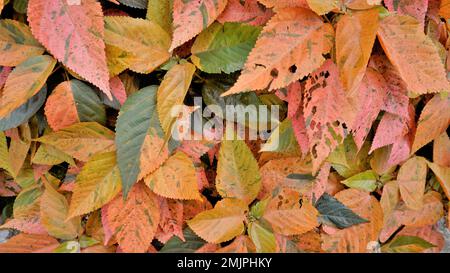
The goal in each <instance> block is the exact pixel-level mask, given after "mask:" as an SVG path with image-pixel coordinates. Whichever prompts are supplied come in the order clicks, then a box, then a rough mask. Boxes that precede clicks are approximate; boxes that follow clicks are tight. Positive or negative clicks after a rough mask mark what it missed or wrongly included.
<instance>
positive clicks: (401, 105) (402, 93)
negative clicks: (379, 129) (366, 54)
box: [369, 54, 409, 117]
mask: <svg viewBox="0 0 450 273" xmlns="http://www.w3.org/2000/svg"><path fill="white" fill-rule="evenodd" d="M369 66H370V67H372V68H374V69H375V70H377V71H378V72H380V73H381V75H383V77H384V79H385V80H386V84H387V85H388V87H389V88H388V94H387V96H386V100H385V102H384V105H383V108H382V110H384V111H386V112H388V113H391V114H394V115H399V116H402V117H407V116H408V102H409V98H408V96H407V94H408V90H407V86H406V82H405V81H404V80H403V79H402V77H401V76H400V73H399V72H398V70H397V69H396V68H395V67H394V66H393V65H392V64H391V62H390V61H389V59H388V58H387V57H386V56H385V55H379V54H375V55H372V57H371V58H370V63H369Z"/></svg>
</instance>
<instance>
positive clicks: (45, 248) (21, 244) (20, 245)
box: [0, 233, 58, 253]
mask: <svg viewBox="0 0 450 273" xmlns="http://www.w3.org/2000/svg"><path fill="white" fill-rule="evenodd" d="M57 246H58V241H57V240H56V239H55V238H53V237H51V236H49V235H35V234H26V233H20V234H18V235H16V236H14V237H12V238H11V239H9V240H8V241H7V242H5V243H2V244H0V253H36V252H52V250H53V249H55V248H56V247H57Z"/></svg>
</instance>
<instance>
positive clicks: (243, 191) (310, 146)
mask: <svg viewBox="0 0 450 273" xmlns="http://www.w3.org/2000/svg"><path fill="white" fill-rule="evenodd" d="M0 12H1V19H0V209H1V211H0V212H1V214H0V215H1V217H0V229H2V230H6V231H8V232H9V233H8V234H9V235H8V239H7V240H6V241H4V242H1V243H0V252H84V253H92V252H97V253H99V252H102V253H110V252H239V253H243V252H440V251H441V250H442V249H443V247H444V237H443V233H441V232H440V229H438V226H437V223H438V221H440V220H441V221H440V222H442V221H444V222H446V224H448V222H449V221H450V219H449V218H450V215H449V214H448V211H449V209H448V207H449V206H448V205H449V199H450V139H449V136H448V127H449V124H450V96H449V91H450V83H449V81H448V78H449V76H448V75H450V55H449V54H450V53H449V52H450V51H449V49H450V35H449V34H450V1H448V0H408V1H406V0H405V1H403V0H401V1H392V0H385V1H365V0H351V1H349V0H345V1H343V0H342V1H341V0H339V1H336V0H320V1H317V0H278V1H273V0H198V1H187V0H170V1H167V0H118V1H115V0H109V1H106V0H102V1H99V0H9V1H8V0H4V1H3V0H2V1H0ZM198 97H201V98H202V102H203V104H202V105H200V106H198V105H197V104H195V103H194V101H195V99H196V98H198ZM178 105H185V106H186V107H185V108H184V110H182V111H179V112H177V113H176V115H172V114H173V113H172V110H173V107H174V106H178ZM209 105H215V106H218V107H219V108H222V109H225V108H226V107H227V106H242V105H243V106H249V105H250V106H267V107H269V108H270V107H271V106H276V107H278V108H279V115H280V119H279V122H278V123H277V124H276V127H273V128H270V129H271V131H270V136H269V138H268V139H267V140H266V139H263V138H259V139H235V140H230V139H226V140H221V139H222V138H219V139H220V140H218V138H202V139H198V138H182V139H180V138H175V134H179V135H184V136H194V135H196V136H198V135H199V134H200V135H201V134H202V133H203V135H205V134H206V135H209V136H211V135H217V134H218V132H217V130H214V129H212V128H209V130H203V132H199V131H196V128H193V127H192V128H191V123H190V121H191V120H193V119H195V118H197V119H199V117H200V120H203V121H212V119H213V118H212V117H211V116H205V115H203V116H202V114H204V113H203V112H202V111H203V110H204V108H205V107H206V106H209ZM237 109H242V108H237ZM244 116H245V114H244ZM220 118H225V119H226V118H228V117H220ZM245 119H246V121H247V122H246V124H238V125H241V127H242V125H244V129H245V130H246V131H247V132H252V131H255V130H256V131H258V130H259V128H257V127H255V124H256V122H257V121H256V120H255V117H254V116H252V115H249V116H246V118H245ZM232 122H234V120H233V121H232ZM230 124H231V125H233V123H230ZM179 125H186V126H185V127H180V126H179ZM227 125H228V124H227ZM230 127H231V126H230ZM174 128H185V129H186V128H187V129H186V130H181V129H179V130H174ZM227 129H230V128H227ZM233 129H235V128H234V126H233ZM233 129H232V130H233ZM232 133H233V132H232ZM219 134H220V132H219ZM219 136H220V137H221V135H219ZM274 143H278V145H275V144H274ZM443 218H444V220H442V219H443Z"/></svg>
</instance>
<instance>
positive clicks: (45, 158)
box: [31, 143, 75, 166]
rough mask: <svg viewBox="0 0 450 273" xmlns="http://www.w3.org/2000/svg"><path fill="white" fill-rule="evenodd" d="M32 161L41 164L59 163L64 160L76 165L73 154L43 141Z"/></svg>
mask: <svg viewBox="0 0 450 273" xmlns="http://www.w3.org/2000/svg"><path fill="white" fill-rule="evenodd" d="M31 162H32V163H34V164H41V165H58V164H60V163H62V162H67V163H69V164H70V165H72V166H75V161H73V158H72V157H71V156H69V155H67V154H65V153H64V152H62V151H61V150H59V149H57V148H55V147H54V146H52V145H48V144H45V143H42V144H41V145H40V146H39V148H38V150H37V152H36V154H35V155H34V157H33V159H32V160H31Z"/></svg>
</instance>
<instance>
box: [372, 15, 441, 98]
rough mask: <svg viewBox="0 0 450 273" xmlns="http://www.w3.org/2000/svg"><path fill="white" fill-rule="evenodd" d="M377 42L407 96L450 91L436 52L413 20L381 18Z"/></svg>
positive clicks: (400, 17)
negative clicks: (411, 93) (398, 77)
mask: <svg viewBox="0 0 450 273" xmlns="http://www.w3.org/2000/svg"><path fill="white" fill-rule="evenodd" d="M378 39H379V41H380V42H381V45H382V46H383V49H384V51H385V52H386V55H387V56H388V57H389V60H391V62H392V64H393V65H394V66H395V67H396V68H397V70H398V71H399V73H400V75H401V77H402V78H403V80H404V81H405V82H406V84H407V86H408V90H409V91H410V92H413V93H416V94H427V93H438V92H442V91H448V90H450V85H449V83H448V80H447V77H446V73H445V69H444V65H443V63H442V62H441V59H440V57H439V53H438V49H437V47H436V46H435V45H434V43H433V41H432V40H431V38H429V37H428V36H426V35H425V33H424V32H423V29H422V26H421V25H420V23H419V22H418V21H417V20H416V19H414V18H412V17H410V16H405V15H390V16H388V17H386V18H384V19H383V20H381V22H380V27H379V30H378ZM421 56H427V58H422V57H421Z"/></svg>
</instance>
